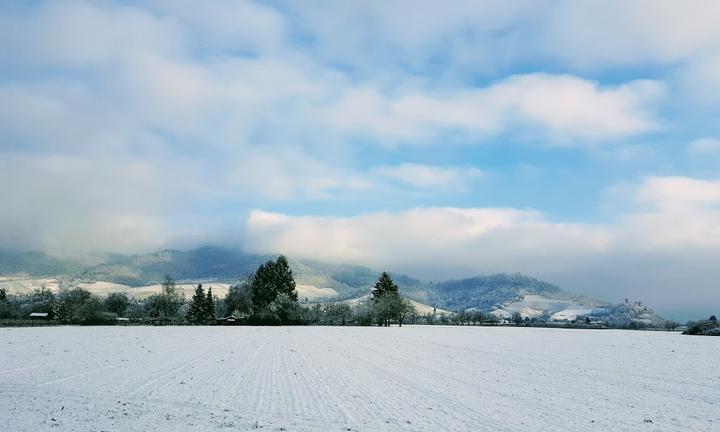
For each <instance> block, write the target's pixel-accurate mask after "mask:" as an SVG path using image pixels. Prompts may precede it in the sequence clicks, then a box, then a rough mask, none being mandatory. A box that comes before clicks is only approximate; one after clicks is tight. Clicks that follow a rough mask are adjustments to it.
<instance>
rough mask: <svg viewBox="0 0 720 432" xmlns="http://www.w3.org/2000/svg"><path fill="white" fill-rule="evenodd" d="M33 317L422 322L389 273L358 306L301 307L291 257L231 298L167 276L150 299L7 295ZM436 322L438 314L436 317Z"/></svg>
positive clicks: (10, 310) (2, 307) (10, 306)
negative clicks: (186, 289)
mask: <svg viewBox="0 0 720 432" xmlns="http://www.w3.org/2000/svg"><path fill="white" fill-rule="evenodd" d="M31 313H43V314H47V318H48V319H49V320H50V321H52V322H54V323H64V324H80V325H98V324H113V323H117V322H118V320H123V321H122V322H125V321H129V322H145V323H153V324H214V323H216V321H217V319H218V318H223V317H227V316H230V315H232V316H234V317H235V318H237V319H239V320H242V321H244V322H247V323H249V324H270V325H272V324H285V325H381V326H389V325H390V324H393V323H396V324H398V325H402V324H403V323H404V322H408V321H410V322H417V321H418V318H419V317H418V316H417V313H416V311H415V307H414V306H413V304H412V302H411V301H410V300H408V299H406V298H404V297H402V296H401V295H400V293H399V289H398V286H397V284H395V282H394V281H393V280H392V278H391V277H390V275H389V274H388V273H386V272H383V273H382V274H381V275H380V277H379V278H378V280H377V282H376V283H375V285H374V286H373V287H372V290H371V292H370V295H369V296H368V297H367V298H365V299H361V300H359V301H357V302H355V303H354V304H347V303H327V304H316V305H311V306H308V305H301V304H300V303H299V302H298V295H297V291H296V284H295V279H294V277H293V273H292V270H291V269H290V265H289V263H288V260H287V258H286V257H285V256H283V255H280V256H279V257H278V258H276V259H270V260H268V261H267V262H265V263H264V264H262V265H260V266H259V267H258V269H257V271H256V272H255V273H254V274H253V275H252V276H251V277H249V278H248V280H247V281H245V282H243V283H240V284H236V285H233V286H231V287H230V288H229V291H228V294H227V296H226V297H225V298H224V299H220V298H218V297H217V296H215V295H213V292H212V287H208V289H207V291H206V290H205V288H204V287H203V285H202V284H198V286H197V287H196V289H195V292H194V294H193V295H192V297H191V298H190V299H186V298H185V296H184V294H183V293H182V291H181V290H179V289H178V288H177V287H176V284H175V281H174V280H173V278H172V277H170V276H166V278H165V280H164V281H163V282H162V285H161V289H160V292H158V293H155V294H153V295H151V296H149V297H147V298H146V299H144V300H137V299H134V298H131V297H129V296H128V295H127V293H124V292H113V293H110V294H109V295H108V296H107V297H106V298H104V299H100V298H99V297H97V296H95V295H93V294H91V293H90V292H89V291H88V290H86V289H83V288H80V287H75V288H71V289H68V290H63V291H61V292H60V293H58V294H55V293H53V292H52V291H51V290H49V289H47V288H46V287H45V286H43V287H41V288H39V289H36V290H34V292H33V293H32V294H29V295H23V296H12V297H11V296H8V295H7V294H6V292H5V291H4V290H0V319H3V320H13V319H14V320H23V319H26V318H27V317H28V316H29V315H30V314H31ZM433 319H434V316H433Z"/></svg>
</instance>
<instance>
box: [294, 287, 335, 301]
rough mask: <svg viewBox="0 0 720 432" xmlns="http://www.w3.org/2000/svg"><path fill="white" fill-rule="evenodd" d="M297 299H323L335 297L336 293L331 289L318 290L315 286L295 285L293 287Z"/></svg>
mask: <svg viewBox="0 0 720 432" xmlns="http://www.w3.org/2000/svg"><path fill="white" fill-rule="evenodd" d="M295 290H296V291H297V294H298V297H299V298H305V297H307V298H308V299H318V298H324V297H335V296H337V295H338V292H337V291H335V290H334V289H332V288H320V287H316V286H315V285H302V284H297V285H296V286H295Z"/></svg>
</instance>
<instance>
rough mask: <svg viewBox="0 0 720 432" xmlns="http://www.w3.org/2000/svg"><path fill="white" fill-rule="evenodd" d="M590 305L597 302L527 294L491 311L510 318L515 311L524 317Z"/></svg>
mask: <svg viewBox="0 0 720 432" xmlns="http://www.w3.org/2000/svg"><path fill="white" fill-rule="evenodd" d="M588 306H597V304H595V302H593V301H591V300H589V299H584V300H583V301H581V302H579V301H570V300H563V299H554V298H549V297H545V296H542V295H539V294H526V295H524V296H523V297H522V298H520V299H519V300H515V301H512V302H508V303H506V304H503V305H501V307H499V308H498V309H495V310H494V311H492V312H491V313H492V314H493V315H495V316H497V317H498V318H509V317H511V316H512V314H513V313H515V312H518V313H520V315H521V316H522V317H523V318H535V317H538V316H541V315H543V314H545V313H549V314H551V315H552V314H554V313H557V312H562V311H567V310H570V311H574V310H583V309H588ZM589 310H592V309H589ZM572 319H575V318H572Z"/></svg>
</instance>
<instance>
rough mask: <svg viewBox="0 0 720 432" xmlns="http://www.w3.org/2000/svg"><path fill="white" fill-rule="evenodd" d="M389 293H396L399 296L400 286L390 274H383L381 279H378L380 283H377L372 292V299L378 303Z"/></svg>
mask: <svg viewBox="0 0 720 432" xmlns="http://www.w3.org/2000/svg"><path fill="white" fill-rule="evenodd" d="M388 293H394V294H398V293H399V289H398V286H397V285H396V284H395V282H394V281H393V280H392V278H391V277H390V275H389V274H387V272H382V274H381V275H380V278H378V281H377V282H376V283H375V286H374V287H373V290H372V299H373V301H375V302H377V301H378V300H379V299H380V297H382V296H383V295H385V294H388Z"/></svg>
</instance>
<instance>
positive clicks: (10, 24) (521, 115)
mask: <svg viewBox="0 0 720 432" xmlns="http://www.w3.org/2000/svg"><path fill="white" fill-rule="evenodd" d="M718 22H720V2H717V1H662V0H656V1H642V0H637V1H632V2H628V1H605V2H596V1H549V2H544V1H541V0H537V1H535V0H534V1H508V0H503V1H476V0H473V1H461V0H456V1H453V0H449V1H444V2H437V1H421V0H415V1H395V0H384V1H373V0H368V1H364V2H343V1H313V0H308V1H303V2H293V1H291V2H283V1H206V2H202V4H200V3H198V2H194V1H190V0H172V1H171V0H167V1H165V0H149V1H144V2H139V1H130V0H128V1H72V0H71V1H63V2H57V1H26V2H3V4H2V5H0V206H1V207H0V245H2V247H4V248H9V249H23V250H41V251H45V252H48V253H51V254H57V255H73V254H86V253H94V252H120V253H141V252H148V251H154V250H158V249H163V248H185V249H187V248H192V247H195V246H200V245H208V244H211V245H221V246H232V247H241V248H243V249H245V250H246V251H248V252H255V253H286V254H289V255H290V256H293V257H297V258H312V259H321V260H328V261H333V262H346V263H356V264H363V265H369V266H371V267H373V268H376V269H387V270H390V271H395V272H404V273H408V274H411V275H413V276H416V277H421V278H427V279H431V280H441V279H445V278H460V277H466V276H472V275H476V274H491V273H498V272H521V273H525V274H528V275H531V276H535V277H538V278H542V279H545V280H547V281H549V282H553V283H556V284H558V285H560V286H562V287H563V288H565V289H567V290H570V291H575V292H579V293H583V294H587V295H591V296H595V297H597V298H601V299H605V300H610V301H621V300H623V299H624V298H626V297H629V298H631V299H637V300H643V301H645V302H646V303H648V304H650V305H653V306H655V308H656V309H657V310H658V311H660V312H662V313H665V314H666V315H668V316H671V317H678V318H682V319H685V318H692V317H699V316H702V315H708V314H709V313H717V312H720V265H719V264H720V170H719V169H720V26H718V25H717V23H718Z"/></svg>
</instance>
